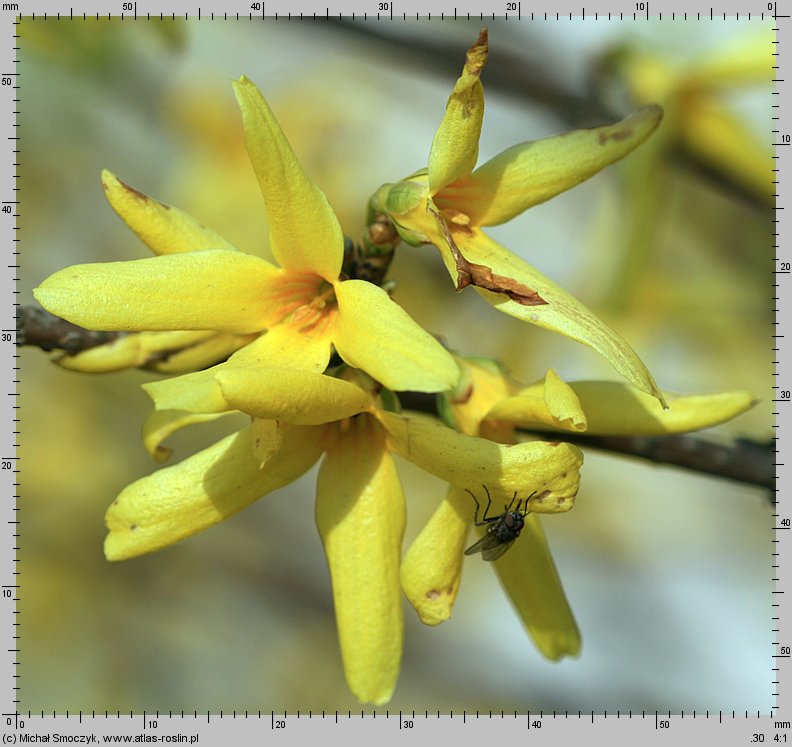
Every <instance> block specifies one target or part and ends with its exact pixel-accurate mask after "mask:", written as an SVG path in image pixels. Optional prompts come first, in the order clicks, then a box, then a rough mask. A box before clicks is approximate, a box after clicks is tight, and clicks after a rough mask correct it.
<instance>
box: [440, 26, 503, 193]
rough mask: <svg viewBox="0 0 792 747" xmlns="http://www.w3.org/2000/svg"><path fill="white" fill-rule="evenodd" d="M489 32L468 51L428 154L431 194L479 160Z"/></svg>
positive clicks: (483, 34)
mask: <svg viewBox="0 0 792 747" xmlns="http://www.w3.org/2000/svg"><path fill="white" fill-rule="evenodd" d="M487 51H488V44H487V29H483V30H482V32H481V34H480V35H479V38H478V40H477V41H476V43H475V44H474V45H473V46H472V47H471V48H470V49H469V50H468V51H467V56H466V59H465V67H464V69H463V70H462V75H461V76H460V78H459V80H457V82H456V85H455V86H454V90H453V91H452V92H451V96H450V97H449V99H448V103H447V104H446V110H445V115H444V116H443V121H442V122H441V123H440V127H438V129H437V132H436V133H435V136H434V140H433V141H432V150H431V151H430V153H429V189H430V191H431V194H434V193H435V192H437V191H438V190H440V189H442V188H443V187H445V185H446V184H450V183H451V182H453V181H455V180H456V179H459V178H460V177H463V176H467V175H468V174H470V172H471V171H473V167H474V166H475V165H476V161H477V160H478V144H479V137H480V135H481V123H482V121H483V119H484V88H483V87H482V85H481V81H480V80H479V77H480V76H481V70H482V69H483V67H484V64H485V63H486V62H487Z"/></svg>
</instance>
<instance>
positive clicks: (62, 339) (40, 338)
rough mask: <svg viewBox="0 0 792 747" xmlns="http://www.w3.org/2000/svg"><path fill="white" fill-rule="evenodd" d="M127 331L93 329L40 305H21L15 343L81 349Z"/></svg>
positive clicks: (54, 348) (71, 351) (57, 348)
mask: <svg viewBox="0 0 792 747" xmlns="http://www.w3.org/2000/svg"><path fill="white" fill-rule="evenodd" d="M123 334H125V333H124V332H94V331H92V330H90V329H84V328H83V327H78V326H77V325H76V324H72V323H71V322H67V321H66V320H65V319H61V318H60V317H58V316H55V315H54V314H50V313H49V311H44V309H40V308H38V307H37V306H20V307H19V310H18V312H17V318H16V344H17V345H32V346H35V347H37V348H41V349H42V350H48V351H49V350H65V351H66V352H67V353H79V352H80V351H82V350H88V349H89V348H95V347H96V346H97V345H104V344H105V343H106V342H110V341H111V340H115V339H116V338H117V337H119V336H121V335H123Z"/></svg>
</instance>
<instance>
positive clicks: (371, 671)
mask: <svg viewBox="0 0 792 747" xmlns="http://www.w3.org/2000/svg"><path fill="white" fill-rule="evenodd" d="M404 513H405V511H404V496H403V494H402V489H401V484H400V483H399V477H398V475H397V473H396V467H395V465H394V463H393V459H392V458H391V456H390V454H388V452H387V450H386V448H385V436H384V434H383V433H382V429H381V428H380V427H379V426H378V425H377V424H376V422H375V421H373V420H372V419H371V418H369V417H367V416H361V417H359V418H356V419H355V420H353V421H352V423H351V427H350V429H349V430H348V431H347V432H346V433H344V434H342V435H339V437H338V438H337V439H336V441H335V443H334V444H333V445H332V446H331V447H330V448H329V449H328V452H327V457H326V458H325V460H324V462H323V463H322V466H321V468H320V470H319V478H318V482H317V497H316V523H317V526H318V527H319V533H320V535H321V537H322V542H323V543H324V548H325V553H326V554H327V562H328V565H329V567H330V576H331V578H332V583H333V599H334V601H335V610H336V620H337V623H338V637H339V640H340V642H341V655H342V658H343V661H344V672H345V673H346V678H347V682H348V684H349V688H350V689H351V690H352V692H353V693H354V694H355V696H356V697H357V698H358V699H359V700H360V701H361V702H363V703H373V704H374V705H382V704H384V703H387V702H388V701H389V700H390V698H391V695H392V694H393V690H394V688H395V687H396V679H397V677H398V675H399V667H400V663H401V652H402V637H403V628H404V620H403V617H402V601H401V589H400V588H399V560H400V558H401V542H402V535H403V533H404V520H405V517H404Z"/></svg>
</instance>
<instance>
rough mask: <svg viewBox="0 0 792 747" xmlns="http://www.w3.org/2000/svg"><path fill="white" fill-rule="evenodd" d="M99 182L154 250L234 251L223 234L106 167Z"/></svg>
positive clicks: (124, 216)
mask: <svg viewBox="0 0 792 747" xmlns="http://www.w3.org/2000/svg"><path fill="white" fill-rule="evenodd" d="M102 186H103V187H104V191H105V196H106V197H107V201H108V202H109V203H110V205H111V207H112V208H113V210H115V211H116V213H118V217H119V218H121V220H123V221H124V223H126V224H127V225H128V226H129V227H130V228H131V229H132V230H133V231H134V232H135V233H136V234H137V236H138V238H140V240H141V241H142V242H143V243H144V244H145V245H146V246H147V247H148V248H149V249H151V251H152V252H154V254H176V253H178V252H195V251H199V250H201V249H225V250H226V251H236V248H235V247H233V246H232V245H231V244H229V243H228V242H227V241H226V240H225V239H224V238H223V237H222V236H220V235H219V234H216V233H215V232H214V231H212V230H211V229H210V228H207V227H206V226H204V225H202V224H201V223H199V222H198V221H197V220H195V219H194V218H191V217H190V216H189V215H187V213H185V212H183V211H181V210H179V209H178V208H175V207H171V206H169V205H164V204H163V203H161V202H157V200H155V199H153V198H151V197H149V196H148V195H144V194H143V193H142V192H138V191H137V190H136V189H133V188H132V187H130V186H129V185H128V184H124V182H122V181H121V180H120V179H118V178H116V176H115V175H114V174H111V173H110V172H109V171H107V170H105V171H103V172H102Z"/></svg>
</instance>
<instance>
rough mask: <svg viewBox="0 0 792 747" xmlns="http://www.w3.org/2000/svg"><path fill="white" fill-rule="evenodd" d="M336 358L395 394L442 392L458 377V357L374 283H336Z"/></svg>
mask: <svg viewBox="0 0 792 747" xmlns="http://www.w3.org/2000/svg"><path fill="white" fill-rule="evenodd" d="M335 293H336V299H337V300H338V308H339V314H338V318H337V320H336V325H335V331H334V333H333V342H334V343H335V346H336V349H337V350H338V354H339V355H340V356H341V357H342V358H343V359H344V360H345V361H346V362H347V363H349V364H350V365H351V366H355V367H356V368H360V369H362V370H364V371H365V372H366V373H368V374H369V375H370V376H372V377H373V378H375V379H376V380H377V381H379V382H381V383H382V384H384V385H385V386H386V387H387V388H388V389H392V390H395V391H403V390H411V391H416V392H439V391H443V390H445V389H451V388H452V387H453V386H454V385H455V384H456V383H457V381H458V379H459V367H458V366H457V364H456V363H455V362H454V358H453V356H452V355H451V353H449V352H448V351H447V350H446V349H445V348H444V347H443V346H442V345H441V344H440V343H439V342H438V341H437V340H436V339H435V338H434V337H432V335H430V334H429V333H428V332H426V331H425V330H424V329H422V328H421V327H420V326H418V324H417V323H416V322H414V321H413V320H412V319H411V318H410V316H409V315H408V314H407V312H406V311H404V309H402V307H401V306H399V305H398V304H397V303H396V302H395V301H393V300H392V299H391V298H390V296H389V295H388V294H387V293H386V292H385V291H384V290H382V288H379V287H378V286H376V285H373V284H372V283H367V282H365V281H363V280H347V281H345V282H343V283H336V286H335Z"/></svg>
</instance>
